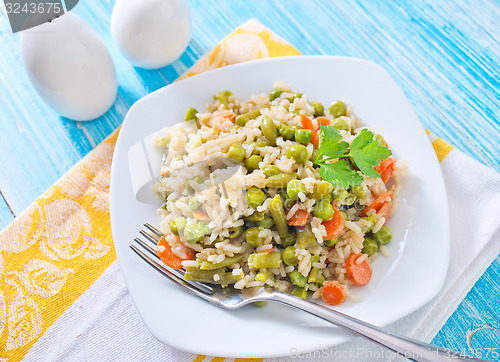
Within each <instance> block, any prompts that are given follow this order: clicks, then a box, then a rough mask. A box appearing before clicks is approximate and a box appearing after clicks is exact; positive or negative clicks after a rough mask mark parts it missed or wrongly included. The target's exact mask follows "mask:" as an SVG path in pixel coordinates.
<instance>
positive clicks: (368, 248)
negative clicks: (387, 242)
mask: <svg viewBox="0 0 500 362" xmlns="http://www.w3.org/2000/svg"><path fill="white" fill-rule="evenodd" d="M377 250H378V245H377V243H376V242H375V241H374V240H373V239H371V238H368V237H366V238H365V240H364V241H363V249H362V250H361V252H362V253H363V254H368V256H371V255H373V254H375V253H376V252H377Z"/></svg>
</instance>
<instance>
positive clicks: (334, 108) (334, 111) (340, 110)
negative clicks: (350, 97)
mask: <svg viewBox="0 0 500 362" xmlns="http://www.w3.org/2000/svg"><path fill="white" fill-rule="evenodd" d="M346 110H347V108H346V106H345V104H344V102H341V101H337V102H335V103H333V104H332V105H331V106H330V108H328V112H330V114H331V115H332V116H333V117H334V118H338V117H341V116H345V112H346Z"/></svg>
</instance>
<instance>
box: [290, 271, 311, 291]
mask: <svg viewBox="0 0 500 362" xmlns="http://www.w3.org/2000/svg"><path fill="white" fill-rule="evenodd" d="M288 276H289V277H290V281H291V282H292V284H293V285H296V286H298V287H301V288H304V287H305V286H306V284H307V278H306V277H305V276H303V275H302V274H300V273H299V272H298V271H297V270H293V271H291V272H290V273H288Z"/></svg>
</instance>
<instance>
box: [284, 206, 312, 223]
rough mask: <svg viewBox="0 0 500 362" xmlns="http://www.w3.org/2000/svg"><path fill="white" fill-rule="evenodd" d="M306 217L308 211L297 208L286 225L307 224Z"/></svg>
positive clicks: (307, 216)
mask: <svg viewBox="0 0 500 362" xmlns="http://www.w3.org/2000/svg"><path fill="white" fill-rule="evenodd" d="M307 219H309V211H307V210H303V209H299V210H297V211H296V212H295V214H293V216H292V217H291V218H290V219H289V220H288V225H290V226H305V225H306V224H307Z"/></svg>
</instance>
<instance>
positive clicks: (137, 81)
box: [0, 0, 500, 358]
mask: <svg viewBox="0 0 500 362" xmlns="http://www.w3.org/2000/svg"><path fill="white" fill-rule="evenodd" d="M188 2H189V5H190V7H191V11H192V19H193V34H192V40H191V42H190V43H189V47H188V49H187V50H186V52H185V53H184V54H183V55H182V57H181V58H180V59H179V60H178V61H177V62H175V63H174V64H172V65H171V66H167V67H165V68H162V69H160V70H154V71H147V70H140V69H136V68H134V67H132V66H131V65H130V64H129V63H128V62H127V61H126V60H125V59H124V58H123V56H122V55H121V54H120V53H119V51H118V49H117V48H116V46H115V44H114V43H113V41H112V39H111V35H110V30H109V19H110V16H111V11H112V8H113V5H114V1H105V2H100V1H93V0H80V4H79V5H78V6H77V7H76V8H75V9H74V12H75V13H77V14H78V15H80V16H81V17H82V18H83V19H84V20H86V21H87V22H88V23H89V24H90V25H91V26H92V27H93V28H94V29H96V31H97V32H98V33H99V34H100V36H101V37H102V38H103V40H104V42H105V43H106V44H107V46H108V48H109V50H110V52H111V55H112V57H113V61H114V63H115V66H116V69H117V74H118V82H119V89H118V97H117V99H116V101H115V103H114V105H113V106H112V108H111V109H110V110H109V111H108V112H107V113H106V114H105V115H104V116H102V117H101V118H99V119H97V120H94V121H91V122H74V121H71V120H68V119H64V118H61V117H59V116H58V115H57V114H56V113H55V112H54V111H52V110H51V109H49V108H48V107H47V106H46V105H45V104H44V103H43V102H42V100H41V99H40V98H39V97H38V95H37V94H36V93H35V91H34V89H33V88H32V86H31V85H30V82H29V80H28V78H27V76H26V73H25V71H24V68H23V65H22V62H21V58H20V52H19V37H18V36H17V35H13V34H11V33H10V27H9V25H8V21H7V16H6V14H5V12H4V11H0V161H1V162H0V229H3V228H4V227H5V226H6V225H7V224H8V223H9V222H10V221H12V220H13V219H14V217H15V216H16V215H18V214H19V213H20V212H22V211H23V210H24V209H25V208H26V207H27V206H28V205H29V204H30V203H31V202H32V201H33V200H34V199H35V198H36V197H37V196H39V195H40V194H41V193H43V192H44V191H45V190H46V189H47V188H48V187H49V186H50V185H51V184H52V183H54V181H56V180H57V179H58V178H59V177H60V176H61V175H63V174H64V173H65V172H66V171H68V170H69V169H70V168H71V166H72V165H74V164H75V163H76V162H77V161H78V160H80V159H81V158H82V157H83V156H84V155H86V154H87V153H88V152H89V151H90V150H92V148H94V147H95V146H96V145H97V144H98V143H99V142H101V141H102V140H103V139H104V138H105V137H106V136H107V135H109V134H110V133H111V132H112V131H113V130H114V129H116V128H117V127H118V126H119V125H120V123H121V122H122V120H123V117H124V116H125V114H126V113H127V110H128V109H129V108H130V106H131V105H132V104H133V103H134V102H135V101H136V100H138V99H139V98H141V97H143V96H144V95H146V94H148V93H150V92H152V91H154V90H156V89H158V88H160V87H163V86H165V85H167V84H169V83H171V82H173V81H174V80H175V79H176V78H177V77H178V76H179V75H180V74H182V73H183V72H184V71H185V70H187V69H188V68H189V67H190V66H191V65H193V64H194V63H195V62H196V60H197V59H198V58H199V57H200V56H201V55H203V54H204V53H205V52H206V51H207V50H209V49H211V48H212V47H213V46H215V45H216V44H217V42H218V41H219V40H220V39H221V38H223V37H224V36H225V35H227V34H228V33H230V32H231V31H232V30H233V29H234V28H235V27H236V26H238V25H239V24H241V23H243V22H244V21H246V20H248V19H249V18H252V17H253V18H256V19H258V20H259V21H260V22H262V23H263V24H264V25H266V26H267V27H269V28H271V29H272V30H274V31H275V32H276V33H278V34H279V35H280V36H282V37H283V38H284V39H285V40H287V41H289V42H290V43H291V44H293V45H294V46H295V47H296V48H297V49H299V50H300V51H301V52H302V53H303V54H330V55H345V56H352V57H359V58H366V59H370V60H372V61H375V62H376V63H379V64H381V65H382V66H384V67H385V68H386V69H387V70H388V71H389V73H390V74H391V75H392V77H393V78H394V79H395V80H396V82H397V83H398V84H399V85H400V87H401V88H402V89H403V91H404V92H405V94H406V96H407V97H408V99H409V100H410V102H411V103H412V105H413V106H414V108H415V110H416V112H417V114H418V116H419V117H420V120H421V121H422V123H423V124H424V126H425V127H426V128H427V129H429V130H431V131H432V132H434V133H435V134H436V135H438V136H439V137H441V138H443V139H444V140H446V141H448V142H449V143H451V144H453V145H455V146H456V147H457V148H458V149H460V150H462V151H463V152H465V153H467V154H469V155H471V156H472V157H473V158H475V159H477V160H478V161H479V162H482V163H484V164H485V165H487V166H489V167H491V168H493V169H495V170H497V171H499V170H500V147H499V143H500V122H499V120H498V115H499V114H500V87H499V85H500V67H499V63H500V62H499V60H500V43H499V36H500V23H499V22H498V19H499V18H500V3H499V2H498V0H478V1H468V0H428V1H404V0H396V1H375V0H373V1H361V0H360V1H350V0H344V1H335V2H334V1H303V0H288V1H285V0H274V1H270V0H253V1H248V0H226V1H224V0H211V1H203V0H189V1H188ZM499 280H500V259H499V258H496V260H495V261H494V262H493V264H492V265H491V266H490V267H489V269H488V270H487V271H486V272H485V273H484V274H483V276H482V277H481V278H480V280H479V281H478V282H477V283H476V285H475V286H474V288H473V289H472V290H471V291H470V292H469V293H468V295H467V296H466V298H465V299H464V300H463V301H462V303H461V304H460V305H459V306H458V308H457V310H456V311H455V312H454V314H453V315H452V316H451V317H450V318H449V320H448V321H447V322H446V324H445V325H444V326H443V328H442V329H441V331H440V332H439V333H438V334H437V335H436V337H435V338H434V340H433V343H434V344H437V345H440V346H445V347H448V348H452V349H454V350H457V351H468V349H467V344H466V332H467V331H468V330H472V329H474V328H478V327H481V326H484V325H489V326H491V327H494V329H484V330H481V331H479V332H478V333H476V334H475V335H474V338H473V339H472V347H473V348H474V349H477V350H481V349H482V350H483V351H486V349H488V348H493V349H496V351H497V353H499V354H500V322H499V321H500V305H499V300H500V286H499ZM489 358H491V354H490V357H489Z"/></svg>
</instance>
